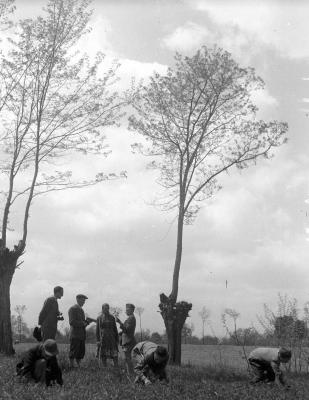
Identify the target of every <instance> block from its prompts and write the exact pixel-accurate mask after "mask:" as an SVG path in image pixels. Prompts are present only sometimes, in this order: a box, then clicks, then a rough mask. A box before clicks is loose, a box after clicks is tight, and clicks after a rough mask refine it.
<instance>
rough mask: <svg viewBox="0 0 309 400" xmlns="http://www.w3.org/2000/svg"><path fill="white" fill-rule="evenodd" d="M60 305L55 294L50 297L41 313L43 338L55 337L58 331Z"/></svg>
mask: <svg viewBox="0 0 309 400" xmlns="http://www.w3.org/2000/svg"><path fill="white" fill-rule="evenodd" d="M58 315H59V307H58V301H57V299H56V297H55V296H51V297H48V298H47V299H46V300H45V302H44V304H43V307H42V310H41V312H40V314H39V321H38V323H39V325H41V328H42V339H43V341H45V340H47V339H55V337H56V333H57V323H58Z"/></svg>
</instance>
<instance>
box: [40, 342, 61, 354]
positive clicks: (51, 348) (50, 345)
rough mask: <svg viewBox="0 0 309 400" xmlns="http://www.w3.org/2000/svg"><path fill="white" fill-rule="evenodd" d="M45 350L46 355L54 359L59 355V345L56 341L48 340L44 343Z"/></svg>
mask: <svg viewBox="0 0 309 400" xmlns="http://www.w3.org/2000/svg"><path fill="white" fill-rule="evenodd" d="M43 348H44V351H45V354H46V355H48V356H50V357H53V356H56V355H57V354H58V353H59V350H58V346H57V343H56V341H55V340H54V339H47V340H45V342H44V343H43Z"/></svg>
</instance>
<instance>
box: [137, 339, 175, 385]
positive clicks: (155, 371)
mask: <svg viewBox="0 0 309 400" xmlns="http://www.w3.org/2000/svg"><path fill="white" fill-rule="evenodd" d="M132 358H133V362H134V364H135V366H134V372H135V374H136V375H137V376H136V379H135V383H142V384H145V385H150V384H151V383H153V382H154V381H156V380H160V381H164V382H166V383H168V377H167V374H166V365H167V362H168V358H169V355H168V351H167V349H166V348H165V347H163V346H158V345H157V344H155V343H152V342H148V341H145V342H140V343H138V344H137V345H136V346H135V347H134V348H133V350H132Z"/></svg>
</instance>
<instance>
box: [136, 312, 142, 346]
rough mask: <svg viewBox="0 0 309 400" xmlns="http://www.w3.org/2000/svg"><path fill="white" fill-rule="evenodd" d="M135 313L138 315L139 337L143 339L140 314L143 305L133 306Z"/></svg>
mask: <svg viewBox="0 0 309 400" xmlns="http://www.w3.org/2000/svg"><path fill="white" fill-rule="evenodd" d="M135 311H136V314H137V315H138V317H139V328H140V339H141V342H142V341H143V330H142V314H143V312H144V308H143V307H135Z"/></svg>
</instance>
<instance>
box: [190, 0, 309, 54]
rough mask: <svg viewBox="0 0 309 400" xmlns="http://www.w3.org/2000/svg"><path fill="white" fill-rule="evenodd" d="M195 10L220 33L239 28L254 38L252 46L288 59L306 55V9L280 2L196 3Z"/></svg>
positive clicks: (308, 40) (308, 47)
mask: <svg viewBox="0 0 309 400" xmlns="http://www.w3.org/2000/svg"><path fill="white" fill-rule="evenodd" d="M195 7H196V9H198V10H200V11H204V12H207V13H208V14H209V16H210V17H211V18H213V19H214V21H216V22H217V23H218V24H219V25H221V26H222V28H223V29H227V28H228V27H229V26H234V27H238V28H239V29H240V30H241V31H242V32H243V33H245V34H251V35H252V34H254V35H255V43H256V44H257V43H264V44H266V45H268V46H270V47H274V48H276V49H277V50H278V51H279V52H281V53H282V54H283V55H286V56H289V57H291V58H303V57H307V56H308V55H309V35H308V24H307V17H306V16H307V14H308V11H309V5H308V4H306V3H304V2H301V3H300V4H294V3H293V4H292V3H287V2H285V3H282V2H266V1H262V2H255V1H254V2H246V4H244V2H242V1H230V2H217V1H216V2H215V1H206V0H198V1H196V3H195Z"/></svg>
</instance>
